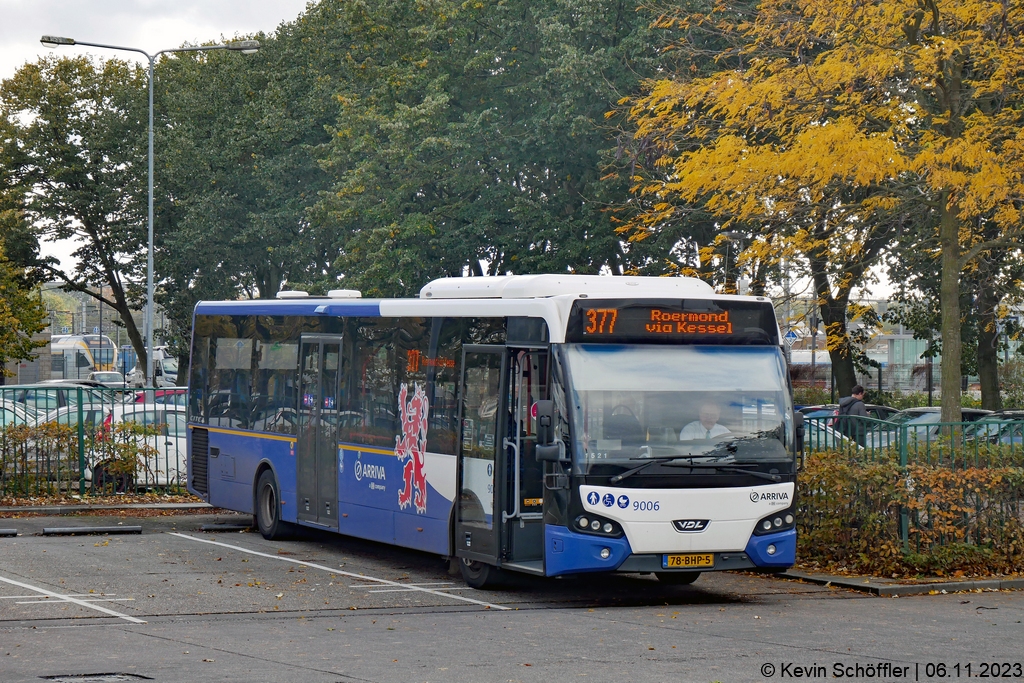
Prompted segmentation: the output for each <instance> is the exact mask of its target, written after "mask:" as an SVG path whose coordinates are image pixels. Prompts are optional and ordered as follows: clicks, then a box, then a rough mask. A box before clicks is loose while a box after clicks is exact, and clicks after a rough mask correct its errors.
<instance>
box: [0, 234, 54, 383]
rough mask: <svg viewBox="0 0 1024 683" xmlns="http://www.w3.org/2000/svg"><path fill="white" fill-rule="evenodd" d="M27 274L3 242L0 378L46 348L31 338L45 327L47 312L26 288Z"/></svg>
mask: <svg viewBox="0 0 1024 683" xmlns="http://www.w3.org/2000/svg"><path fill="white" fill-rule="evenodd" d="M24 277H25V274H24V271H23V270H22V269H20V268H18V267H17V266H16V265H15V264H13V263H12V262H11V261H9V260H7V257H6V256H5V255H4V243H3V241H2V240H0V376H2V375H4V374H6V373H7V363H8V361H12V360H21V359H24V358H30V357H31V355H32V351H33V350H35V349H37V348H39V347H41V346H45V345H46V342H45V341H33V339H32V335H34V334H36V333H37V332H42V331H43V330H44V329H45V328H46V309H45V308H43V304H42V302H41V301H40V300H39V297H38V295H37V294H36V293H35V292H34V291H33V290H31V289H27V288H26V287H25V280H24Z"/></svg>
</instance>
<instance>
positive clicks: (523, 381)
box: [455, 345, 548, 578]
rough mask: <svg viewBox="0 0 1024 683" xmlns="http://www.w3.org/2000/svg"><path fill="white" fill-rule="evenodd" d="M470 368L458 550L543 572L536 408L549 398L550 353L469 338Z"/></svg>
mask: <svg viewBox="0 0 1024 683" xmlns="http://www.w3.org/2000/svg"><path fill="white" fill-rule="evenodd" d="M462 368H463V375H462V391H461V394H460V395H461V396H462V405H461V416H462V426H461V429H462V431H461V434H460V440H459V442H460V448H459V470H458V476H459V480H458V481H459V488H458V490H459V501H458V507H457V509H456V518H455V555H456V557H459V558H462V560H463V562H467V561H468V562H469V563H476V564H480V563H483V564H486V565H494V566H504V567H509V568H512V569H516V570H519V571H525V572H530V573H535V574H543V573H544V563H543V546H544V527H543V523H544V516H543V513H542V510H543V498H544V492H543V467H542V465H541V463H539V462H538V461H537V458H536V455H535V450H536V446H537V430H536V416H535V415H534V412H533V407H534V405H535V404H536V402H537V401H538V400H542V399H545V398H547V385H548V378H547V373H548V352H547V350H546V349H509V348H506V347H503V346H473V345H467V346H466V347H465V348H464V350H463V359H462ZM475 569H476V570H479V569H481V568H479V567H476V568H475ZM463 573H464V574H466V573H467V570H466V568H465V567H463ZM469 574H470V575H471V576H467V578H472V576H474V575H475V572H474V568H473V567H472V565H471V567H470V570H469Z"/></svg>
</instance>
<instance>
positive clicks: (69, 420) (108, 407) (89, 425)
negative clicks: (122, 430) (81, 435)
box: [35, 403, 114, 433]
mask: <svg viewBox="0 0 1024 683" xmlns="http://www.w3.org/2000/svg"><path fill="white" fill-rule="evenodd" d="M113 408H114V404H113V403H106V404H103V403H95V404H92V405H89V404H85V405H83V406H82V409H81V411H79V409H78V405H77V404H76V405H70V406H64V407H63V408H56V409H55V410H51V411H48V412H46V413H44V414H42V415H40V416H39V417H38V418H37V419H36V421H35V424H36V425H37V426H38V425H42V424H46V423H48V422H56V423H57V424H62V425H68V426H69V427H77V426H78V417H79V414H81V416H82V423H83V424H84V425H85V427H86V430H88V431H90V433H91V432H92V431H95V430H96V428H98V427H99V426H100V425H101V424H103V421H104V420H105V419H106V418H107V416H109V415H110V413H111V412H112V411H113Z"/></svg>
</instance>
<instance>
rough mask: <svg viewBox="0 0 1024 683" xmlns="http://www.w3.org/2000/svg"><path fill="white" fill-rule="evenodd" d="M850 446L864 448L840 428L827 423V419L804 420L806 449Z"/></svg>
mask: <svg viewBox="0 0 1024 683" xmlns="http://www.w3.org/2000/svg"><path fill="white" fill-rule="evenodd" d="M848 448H853V449H858V450H859V449H862V448H863V446H861V445H860V444H858V443H857V442H856V441H854V440H853V439H851V438H849V437H848V436H846V435H845V434H843V433H841V432H839V430H837V429H834V428H832V427H830V426H829V425H828V424H826V420H823V419H818V420H805V421H804V450H805V451H819V450H846V449H848Z"/></svg>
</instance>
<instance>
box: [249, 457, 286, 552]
mask: <svg viewBox="0 0 1024 683" xmlns="http://www.w3.org/2000/svg"><path fill="white" fill-rule="evenodd" d="M256 526H257V527H259V530H260V534H262V535H263V538H265V539H267V540H268V541H273V540H275V539H281V538H285V537H286V536H288V534H289V532H290V531H291V528H292V525H291V524H289V523H287V522H282V521H281V491H280V489H278V487H277V478H276V477H275V476H274V473H273V472H271V471H270V470H264V471H263V474H261V475H260V478H259V480H258V481H257V482H256Z"/></svg>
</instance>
